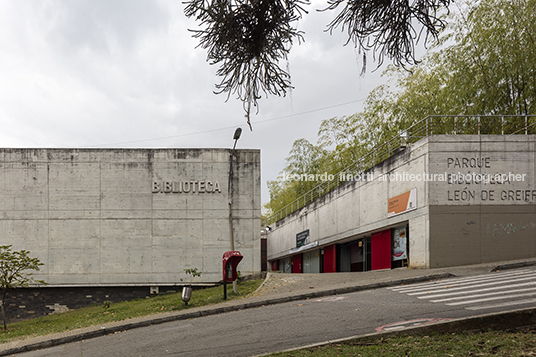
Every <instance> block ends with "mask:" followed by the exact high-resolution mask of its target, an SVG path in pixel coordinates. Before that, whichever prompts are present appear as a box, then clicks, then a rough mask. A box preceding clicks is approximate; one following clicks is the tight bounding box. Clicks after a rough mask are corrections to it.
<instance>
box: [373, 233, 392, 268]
mask: <svg viewBox="0 0 536 357" xmlns="http://www.w3.org/2000/svg"><path fill="white" fill-rule="evenodd" d="M370 255H371V257H370V260H371V269H372V270H378V269H391V230H390V229H387V230H385V231H382V232H378V233H374V234H372V235H371V238H370Z"/></svg>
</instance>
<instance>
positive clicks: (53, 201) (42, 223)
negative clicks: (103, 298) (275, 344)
mask: <svg viewBox="0 0 536 357" xmlns="http://www.w3.org/2000/svg"><path fill="white" fill-rule="evenodd" d="M235 154H236V161H235V166H234V177H235V180H234V199H233V205H232V207H233V215H234V236H235V249H236V250H239V251H240V252H241V253H242V255H243V256H244V259H243V260H242V262H241V263H240V265H239V270H240V271H241V272H242V274H243V275H246V274H253V273H258V272H260V153H259V151H258V150H237V151H236V152H235ZM229 156H230V155H229V150H227V149H160V150H150V149H109V150H108V149H72V150H71V149H0V234H1V241H2V244H12V245H13V248H14V249H27V250H30V251H31V253H32V255H33V256H37V257H38V258H39V259H40V260H41V261H42V262H43V263H45V265H44V266H43V268H42V271H41V273H40V274H39V278H40V279H43V280H45V281H47V282H48V283H49V284H51V285H53V286H54V285H60V286H61V285H76V286H80V285H84V286H87V285H99V286H103V285H125V284H140V285H169V284H176V283H180V282H181V279H183V281H188V280H189V278H188V277H187V276H186V275H185V273H184V269H185V268H197V269H198V270H200V271H202V272H203V275H202V276H201V277H200V278H196V279H195V281H196V282H216V281H219V280H221V278H222V267H221V257H222V254H223V253H224V252H225V251H227V250H230V238H229V237H230V236H229V220H228V195H227V188H228V174H229ZM166 182H169V184H166Z"/></svg>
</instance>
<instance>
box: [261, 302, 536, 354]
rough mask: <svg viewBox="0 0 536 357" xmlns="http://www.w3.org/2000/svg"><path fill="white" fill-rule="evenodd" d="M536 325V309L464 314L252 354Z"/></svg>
mask: <svg viewBox="0 0 536 357" xmlns="http://www.w3.org/2000/svg"><path fill="white" fill-rule="evenodd" d="M533 326H536V309H535V308H531V309H520V310H514V311H509V312H501V313H493V314H487V315H480V316H474V317H465V318H460V319H452V320H449V321H440V322H436V323H432V324H427V325H423V326H414V327H408V328H406V329H403V330H395V331H387V332H375V333H370V334H365V335H357V336H352V337H347V338H340V339H336V340H328V341H324V342H319V343H314V344H311V345H307V346H302V347H296V348H290V349H287V350H284V351H278V352H270V353H267V354H262V355H256V356H254V357H264V356H269V355H271V354H273V353H285V352H293V351H299V350H304V349H307V348H314V347H322V346H327V345H330V344H336V343H338V344H350V343H356V342H364V341H370V340H377V339H379V338H388V337H403V336H416V335H424V334H430V333H460V332H467V331H484V330H495V331H504V330H510V329H519V328H523V327H533Z"/></svg>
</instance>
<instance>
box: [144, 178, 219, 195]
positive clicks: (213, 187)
mask: <svg viewBox="0 0 536 357" xmlns="http://www.w3.org/2000/svg"><path fill="white" fill-rule="evenodd" d="M152 192H153V193H189V192H192V193H215V192H220V193H221V187H220V183H219V182H218V181H216V182H212V181H204V180H201V181H195V180H190V181H153V183H152Z"/></svg>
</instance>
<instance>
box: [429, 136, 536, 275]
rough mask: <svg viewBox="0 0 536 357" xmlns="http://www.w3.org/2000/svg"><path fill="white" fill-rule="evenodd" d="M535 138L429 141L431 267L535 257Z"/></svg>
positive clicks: (499, 137) (441, 138) (444, 138)
mask: <svg viewBox="0 0 536 357" xmlns="http://www.w3.org/2000/svg"><path fill="white" fill-rule="evenodd" d="M535 148H536V138H535V137H534V136H526V135H509V136H496V135H489V136H486V135H482V136H477V135H471V136H434V137H431V138H430V139H429V152H430V154H429V159H430V172H431V173H441V174H445V175H447V176H448V177H449V178H448V179H447V180H446V181H437V182H434V183H431V185H433V187H432V188H431V190H430V193H431V194H430V266H431V267H443V266H453V265H463V264H475V263H486V262H493V261H501V260H510V259H521V258H527V257H534V256H536V187H535V179H534V178H535V174H536V172H535V167H536V165H535V162H536V161H535V156H536V155H535Z"/></svg>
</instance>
